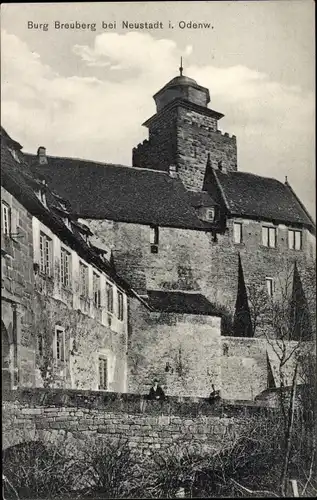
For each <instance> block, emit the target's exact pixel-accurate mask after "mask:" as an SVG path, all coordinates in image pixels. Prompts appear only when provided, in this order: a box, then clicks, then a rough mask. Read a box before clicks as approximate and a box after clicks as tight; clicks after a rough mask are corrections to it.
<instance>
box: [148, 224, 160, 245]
mask: <svg viewBox="0 0 317 500" xmlns="http://www.w3.org/2000/svg"><path fill="white" fill-rule="evenodd" d="M150 243H151V245H158V243H159V228H158V227H157V226H150Z"/></svg>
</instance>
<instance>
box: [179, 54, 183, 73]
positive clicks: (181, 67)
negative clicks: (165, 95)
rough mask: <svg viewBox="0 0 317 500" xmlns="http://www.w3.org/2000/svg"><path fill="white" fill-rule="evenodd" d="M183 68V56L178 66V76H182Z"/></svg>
mask: <svg viewBox="0 0 317 500" xmlns="http://www.w3.org/2000/svg"><path fill="white" fill-rule="evenodd" d="M183 69H184V68H183V58H182V57H181V65H180V67H179V74H180V76H183Z"/></svg>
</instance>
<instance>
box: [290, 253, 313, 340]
mask: <svg viewBox="0 0 317 500" xmlns="http://www.w3.org/2000/svg"><path fill="white" fill-rule="evenodd" d="M311 338H312V324H311V320H310V312H309V306H308V302H307V299H306V296H305V292H304V289H303V285H302V280H301V277H300V274H299V272H298V268H297V262H296V260H295V263H294V274H293V288H292V297H291V302H290V325H289V340H311Z"/></svg>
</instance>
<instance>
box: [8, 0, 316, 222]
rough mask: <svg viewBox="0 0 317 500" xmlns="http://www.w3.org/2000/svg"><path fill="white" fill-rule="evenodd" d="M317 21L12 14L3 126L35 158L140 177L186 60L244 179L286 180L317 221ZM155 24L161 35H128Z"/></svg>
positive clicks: (272, 8)
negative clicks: (136, 160) (143, 150)
mask: <svg viewBox="0 0 317 500" xmlns="http://www.w3.org/2000/svg"><path fill="white" fill-rule="evenodd" d="M314 17H315V16H314V2H313V0H275V1H269V0H268V1H263V0H262V1H249V2H243V1H239V2H223V1H221V2H220V1H209V2H197V1H195V2H116V3H112V2H107V3H76V2H74V3H66V2H65V3H55V4H54V3H50V4H48V3H45V4H44V3H43V4H31V3H28V4H2V6H1V123H2V126H3V127H4V128H5V129H6V130H7V132H8V133H9V135H10V136H11V137H12V138H13V139H15V140H17V141H18V142H19V143H20V144H22V145H23V148H24V151H28V152H33V153H34V152H36V150H37V148H38V147H39V146H44V147H46V149H47V154H49V155H56V156H72V157H76V158H86V159H90V160H96V161H100V162H107V163H122V164H125V165H131V161H132V148H133V147H135V146H136V145H137V144H138V143H139V142H142V141H143V140H144V139H145V138H147V129H146V128H144V127H142V123H143V122H144V121H145V120H146V119H147V118H149V117H150V116H152V115H153V114H154V113H155V104H154V101H153V98H152V96H153V95H154V94H155V93H156V92H157V91H158V90H159V89H160V88H161V87H162V86H163V85H165V84H166V83H167V82H168V81H169V80H170V79H172V78H173V77H175V76H177V74H178V67H179V64H180V57H181V56H182V57H183V66H184V74H185V75H187V76H190V77H191V78H194V79H195V80H197V82H198V83H199V84H201V85H203V86H205V87H208V88H209V90H210V96H211V102H210V104H209V107H211V108H212V109H214V110H216V111H219V112H220V113H223V114H224V115H225V117H224V118H223V119H222V120H221V121H220V122H219V128H220V129H221V130H222V131H224V132H228V133H229V134H235V135H236V136H237V144H238V169H239V170H240V171H246V172H252V173H255V174H258V175H264V176H267V177H275V178H277V179H279V180H281V181H284V179H285V176H287V177H288V181H289V183H290V184H291V186H292V187H293V189H294V190H295V191H296V193H297V194H298V196H299V197H300V198H301V200H302V201H303V202H304V204H305V205H306V207H307V209H308V210H309V212H310V213H311V214H313V215H314V214H315V187H314V186H315V25H314ZM76 21H77V22H78V23H80V24H81V29H66V28H63V29H61V28H58V27H57V26H58V24H57V25H55V22H59V23H64V24H66V23H71V22H76ZM146 21H147V22H153V23H154V22H157V23H158V24H159V23H161V25H160V26H161V27H160V28H158V29H140V28H139V29H138V28H137V27H134V26H133V27H128V28H124V27H122V22H129V23H141V22H146ZM114 22H116V26H115V27H113V28H110V26H109V24H110V23H112V24H114ZM190 22H192V23H193V22H196V23H198V22H200V23H206V24H207V25H209V27H205V28H196V29H195V28H192V27H190V25H189V26H186V27H185V28H182V26H183V24H187V23H190ZM82 23H86V25H87V24H88V23H89V24H90V25H92V27H91V26H89V27H86V28H83V26H82ZM102 23H104V25H103V24H102ZM36 25H42V26H41V28H40V27H38V28H37V29H36V28H35V26H36ZM94 25H95V29H92V28H94ZM106 25H107V26H106ZM170 26H173V28H171V27H170Z"/></svg>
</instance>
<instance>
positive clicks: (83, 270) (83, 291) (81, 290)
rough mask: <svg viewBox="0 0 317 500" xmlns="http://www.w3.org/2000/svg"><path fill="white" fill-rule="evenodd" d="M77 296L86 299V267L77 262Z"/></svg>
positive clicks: (87, 293) (87, 292)
mask: <svg viewBox="0 0 317 500" xmlns="http://www.w3.org/2000/svg"><path fill="white" fill-rule="evenodd" d="M79 280H80V283H79V294H80V296H81V297H85V298H86V297H88V295H89V291H88V266H86V264H84V263H83V262H79Z"/></svg>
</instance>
